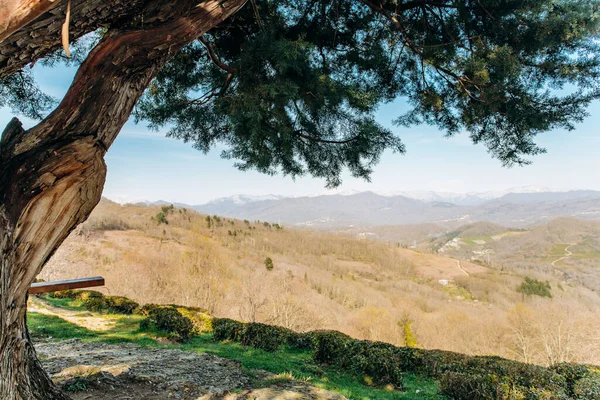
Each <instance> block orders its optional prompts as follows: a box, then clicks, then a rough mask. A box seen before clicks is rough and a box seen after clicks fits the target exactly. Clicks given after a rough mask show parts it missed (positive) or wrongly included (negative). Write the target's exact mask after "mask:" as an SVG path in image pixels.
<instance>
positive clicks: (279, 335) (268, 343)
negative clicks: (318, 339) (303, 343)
mask: <svg viewBox="0 0 600 400" xmlns="http://www.w3.org/2000/svg"><path fill="white" fill-rule="evenodd" d="M291 334H293V332H292V331H291V330H289V329H285V328H282V327H280V326H273V325H265V324H261V323H258V322H252V323H248V324H244V327H243V329H242V330H241V334H240V343H241V344H243V345H244V346H252V347H255V348H257V349H261V350H264V351H275V350H277V349H278V348H279V347H280V346H282V345H284V344H287V343H288V337H289V336H290V335H291Z"/></svg>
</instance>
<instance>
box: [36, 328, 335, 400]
mask: <svg viewBox="0 0 600 400" xmlns="http://www.w3.org/2000/svg"><path fill="white" fill-rule="evenodd" d="M36 349H37V352H38V356H39V357H40V359H41V360H42V363H43V365H44V367H45V368H46V370H47V371H48V373H49V374H50V375H51V376H52V378H53V379H54V380H55V381H57V382H59V384H60V385H61V386H62V387H63V389H64V390H66V391H68V392H70V395H71V397H72V398H73V399H74V400H84V399H86V400H87V399H98V400H108V399H111V400H113V399H114V400H126V399H149V400H158V399H201V400H209V399H210V400H213V399H227V400H233V399H255V400H271V399H273V400H275V399H282V400H288V399H323V400H342V399H345V397H344V396H341V395H339V394H337V393H332V392H328V391H325V390H323V389H320V388H316V387H313V386H311V385H309V384H308V383H306V382H301V381H296V380H293V379H274V376H273V375H270V374H269V373H266V372H265V373H259V374H258V376H253V378H250V377H249V376H248V375H247V374H245V373H244V371H242V368H241V365H240V363H239V362H237V361H235V360H229V359H224V358H220V357H217V356H214V355H210V354H203V353H194V352H187V351H181V350H175V349H158V348H145V347H140V346H138V345H136V344H131V343H122V344H108V343H101V342H83V341H81V340H78V339H72V340H64V341H60V342H55V341H47V342H42V343H38V344H37V345H36ZM275 378H276V377H275Z"/></svg>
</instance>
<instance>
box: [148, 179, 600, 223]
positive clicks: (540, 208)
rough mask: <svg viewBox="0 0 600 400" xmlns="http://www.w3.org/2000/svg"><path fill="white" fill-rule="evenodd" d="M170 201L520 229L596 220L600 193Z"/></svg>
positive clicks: (262, 214) (246, 215)
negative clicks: (551, 222)
mask: <svg viewBox="0 0 600 400" xmlns="http://www.w3.org/2000/svg"><path fill="white" fill-rule="evenodd" d="M144 204H147V205H162V204H169V203H168V202H166V201H158V202H144ZM175 205H176V206H179V207H188V208H193V209H195V210H198V211H200V212H202V213H206V214H215V215H221V216H226V217H232V218H240V219H249V220H261V221H272V222H279V223H283V224H288V225H300V226H312V227H323V228H327V227H347V226H374V225H404V224H418V223H427V222H429V223H431V222H433V223H450V224H453V223H456V224H458V223H460V224H464V223H469V222H476V221H489V222H494V223H499V224H503V225H507V226H513V227H523V226H530V225H534V224H538V223H540V222H546V221H549V220H551V219H554V218H557V217H576V218H583V219H600V191H594V190H572V191H550V190H549V189H545V188H537V187H536V188H530V187H528V188H517V189H512V190H507V191H501V192H500V191H499V192H487V193H467V194H457V193H447V192H402V194H397V193H387V194H379V193H373V192H359V193H350V194H346V193H340V194H328V195H316V196H305V197H293V198H292V197H284V196H277V195H266V196H247V195H235V196H231V197H224V198H219V199H216V200H213V201H210V202H208V203H206V204H202V205H195V206H190V205H186V204H180V203H178V204H175Z"/></svg>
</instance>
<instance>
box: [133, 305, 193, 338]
mask: <svg viewBox="0 0 600 400" xmlns="http://www.w3.org/2000/svg"><path fill="white" fill-rule="evenodd" d="M151 327H154V328H156V329H158V330H160V331H164V332H166V333H167V334H168V336H169V337H170V338H171V339H174V340H177V341H179V342H187V341H188V340H189V339H190V338H191V337H192V336H193V334H194V325H193V324H192V321H190V319H189V318H186V317H184V316H183V315H181V313H180V312H179V311H177V310H176V309H174V308H171V307H162V308H160V307H156V308H153V309H151V310H150V311H149V312H148V317H147V318H146V319H144V320H142V321H141V322H140V329H142V330H148V329H150V328H151Z"/></svg>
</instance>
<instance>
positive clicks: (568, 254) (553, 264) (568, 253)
mask: <svg viewBox="0 0 600 400" xmlns="http://www.w3.org/2000/svg"><path fill="white" fill-rule="evenodd" d="M575 244H576V243H573V244H570V245H568V246H567V247H565V255H564V256H562V257H561V258H558V259H556V260H554V261H552V266H553V267H556V263H557V262H559V261H562V260H564V259H565V258H569V257H571V256H572V255H573V253H571V252H570V251H569V248H571V247H572V246H575Z"/></svg>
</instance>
